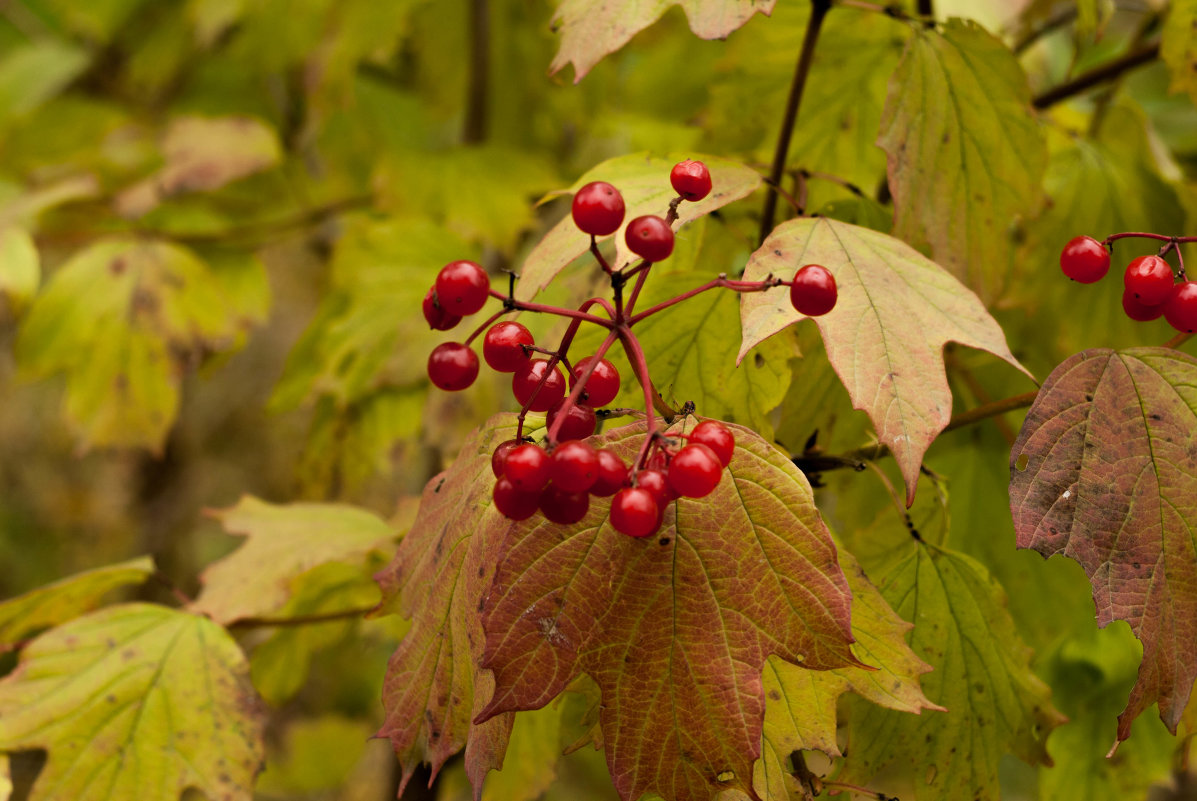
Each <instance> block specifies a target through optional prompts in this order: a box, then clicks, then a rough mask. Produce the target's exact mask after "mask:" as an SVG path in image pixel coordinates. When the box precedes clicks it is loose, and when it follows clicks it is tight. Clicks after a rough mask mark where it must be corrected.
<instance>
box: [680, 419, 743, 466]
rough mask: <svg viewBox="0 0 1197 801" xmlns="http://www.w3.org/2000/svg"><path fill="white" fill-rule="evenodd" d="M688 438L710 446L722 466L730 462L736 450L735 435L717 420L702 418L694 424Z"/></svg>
mask: <svg viewBox="0 0 1197 801" xmlns="http://www.w3.org/2000/svg"><path fill="white" fill-rule="evenodd" d="M689 440H690V442H696V443H698V444H700V445H706V446H707V447H708V448H710V449H711V451H712V452H714V454H715V455H716V456H718V457H719V464H721V465H723V466H724V467H727V466H728V465H729V464H731V460H732V454H734V453H735V450H736V437H735V435H733V434H732V432H731V431H730V430H729V429H728V427H727V426H725V425H723V423H720V422H719V421H718V420H703V421H702V422H701V423H699V424H698V425H696V426H694V430H693V431H691V432H690V437H689Z"/></svg>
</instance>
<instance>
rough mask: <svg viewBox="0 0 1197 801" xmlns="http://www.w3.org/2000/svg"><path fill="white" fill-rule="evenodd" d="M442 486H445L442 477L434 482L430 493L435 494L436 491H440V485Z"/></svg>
mask: <svg viewBox="0 0 1197 801" xmlns="http://www.w3.org/2000/svg"><path fill="white" fill-rule="evenodd" d="M443 486H445V479H443V478H442V479H441V480H440V481H438V482H436V486H435V487H434V488H433V489H432V493H433V494H434V495H435V494H436V493H438V492H440V491H441V487H443Z"/></svg>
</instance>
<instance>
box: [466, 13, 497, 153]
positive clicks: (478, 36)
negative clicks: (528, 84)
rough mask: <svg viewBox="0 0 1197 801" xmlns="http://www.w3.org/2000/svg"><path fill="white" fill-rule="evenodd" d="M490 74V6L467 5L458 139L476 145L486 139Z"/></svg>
mask: <svg viewBox="0 0 1197 801" xmlns="http://www.w3.org/2000/svg"><path fill="white" fill-rule="evenodd" d="M489 72H490V3H489V2H488V0H471V2H470V77H469V85H468V86H467V88H466V116H465V124H464V126H463V129H462V134H461V139H462V141H463V142H464V143H465V144H467V145H476V144H479V143H481V142H483V141H485V139H486V112H487V102H486V101H487V75H488V74H489Z"/></svg>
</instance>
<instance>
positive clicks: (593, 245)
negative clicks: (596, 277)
mask: <svg viewBox="0 0 1197 801" xmlns="http://www.w3.org/2000/svg"><path fill="white" fill-rule="evenodd" d="M590 252H591V253H593V254H594V260H595V261H597V262H598V263H599V267H602V268H603V272H605V273H606V274H607V275H613V274H614V272H615V271H614V270H612V269H611V265H610V264H608V263H607V260H606V259H605V258H603V253H602V251H600V250H599V246H598V239H596V238H595V236H594V234H591V235H590Z"/></svg>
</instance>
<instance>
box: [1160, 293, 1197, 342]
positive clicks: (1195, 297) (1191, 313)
mask: <svg viewBox="0 0 1197 801" xmlns="http://www.w3.org/2000/svg"><path fill="white" fill-rule="evenodd" d="M1164 318H1165V319H1166V320H1167V321H1168V325H1170V326H1172V327H1173V328H1175V329H1176V330H1177V331H1181V332H1183V333H1186V334H1192V333H1193V332H1194V331H1197V281H1182V282H1181V283H1179V284H1177V285H1176V286H1175V287H1173V289H1172V294H1171V295H1169V296H1168V299H1167V300H1166V301H1164Z"/></svg>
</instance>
